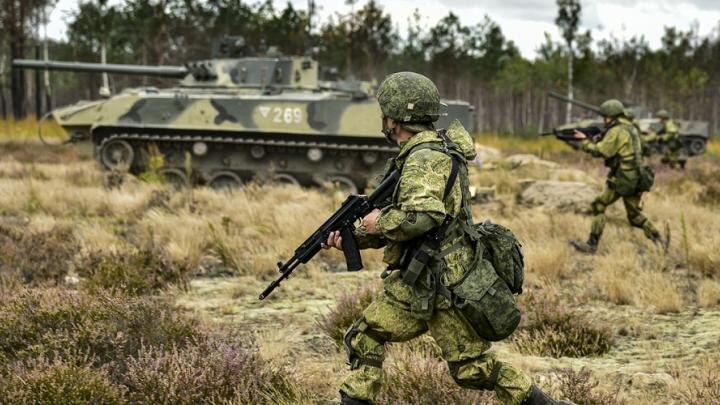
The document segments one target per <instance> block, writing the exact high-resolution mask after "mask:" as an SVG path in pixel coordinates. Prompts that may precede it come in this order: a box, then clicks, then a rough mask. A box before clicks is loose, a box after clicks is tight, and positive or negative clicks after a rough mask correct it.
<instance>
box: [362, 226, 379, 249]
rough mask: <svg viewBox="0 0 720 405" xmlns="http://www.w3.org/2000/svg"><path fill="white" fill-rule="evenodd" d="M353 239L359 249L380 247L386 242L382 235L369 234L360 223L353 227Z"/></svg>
mask: <svg viewBox="0 0 720 405" xmlns="http://www.w3.org/2000/svg"><path fill="white" fill-rule="evenodd" d="M355 240H356V241H357V243H358V247H359V248H360V249H380V248H381V247H384V246H385V245H386V244H387V239H385V237H384V236H383V235H372V234H369V233H368V232H367V229H366V228H365V227H364V226H362V225H361V226H359V227H357V228H355Z"/></svg>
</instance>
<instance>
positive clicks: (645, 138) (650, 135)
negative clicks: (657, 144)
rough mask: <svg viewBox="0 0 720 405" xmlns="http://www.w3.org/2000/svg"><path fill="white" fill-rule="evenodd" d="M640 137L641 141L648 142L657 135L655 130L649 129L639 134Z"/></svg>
mask: <svg viewBox="0 0 720 405" xmlns="http://www.w3.org/2000/svg"><path fill="white" fill-rule="evenodd" d="M640 139H641V140H642V141H643V143H650V142H654V141H656V140H657V139H658V136H657V134H656V133H655V132H652V131H650V132H648V133H646V134H642V135H640Z"/></svg>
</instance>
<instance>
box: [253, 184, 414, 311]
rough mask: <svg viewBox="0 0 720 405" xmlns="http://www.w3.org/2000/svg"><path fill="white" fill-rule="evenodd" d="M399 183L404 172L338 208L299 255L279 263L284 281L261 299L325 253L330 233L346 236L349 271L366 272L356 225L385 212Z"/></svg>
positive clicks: (344, 245) (277, 282) (279, 280)
mask: <svg viewBox="0 0 720 405" xmlns="http://www.w3.org/2000/svg"><path fill="white" fill-rule="evenodd" d="M399 179H400V172H399V171H397V170H395V171H393V172H392V173H391V174H390V175H388V176H387V177H386V178H385V179H383V181H382V182H381V183H380V184H379V185H378V187H377V188H376V189H375V191H373V192H372V194H370V195H369V196H365V195H357V194H351V195H349V196H348V198H347V199H346V200H345V202H343V203H342V205H341V206H340V208H338V210H337V211H335V213H334V214H332V215H331V216H330V218H328V219H327V220H326V221H325V223H323V224H322V225H320V227H319V228H318V229H317V230H316V231H315V232H313V234H312V235H310V237H308V238H307V239H306V240H305V242H303V243H302V244H300V246H299V247H298V248H297V249H295V253H294V254H293V256H292V257H291V258H290V259H289V260H288V261H286V262H285V263H283V262H278V271H279V272H280V273H281V275H280V277H278V278H277V279H275V280H273V281H272V282H271V283H270V284H269V285H268V286H267V288H265V290H264V291H263V292H262V293H261V294H260V297H259V299H261V300H264V299H265V298H267V296H268V295H270V294H271V293H272V292H273V290H275V288H277V287H278V286H280V283H282V281H283V280H285V279H286V278H288V277H290V275H291V274H292V272H293V271H294V270H295V269H296V268H297V267H298V266H299V265H300V264H303V263H307V262H309V261H310V260H311V259H312V258H313V257H315V255H317V253H318V252H319V251H320V249H321V244H322V243H324V242H325V241H326V240H327V238H328V236H329V235H330V233H331V232H334V231H340V235H341V236H342V239H343V241H342V248H343V254H344V255H345V263H346V264H347V268H348V271H356V270H360V269H362V268H363V264H362V256H361V255H360V249H359V246H358V243H357V240H355V236H354V233H353V232H354V230H355V222H356V221H357V220H358V219H361V218H362V217H364V216H365V215H367V214H368V213H370V211H372V210H374V209H375V208H381V207H383V206H384V205H386V204H387V203H388V201H389V199H390V197H392V193H393V192H394V190H395V186H396V185H397V182H398V180H399Z"/></svg>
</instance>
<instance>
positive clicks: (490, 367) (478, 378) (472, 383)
mask: <svg viewBox="0 0 720 405" xmlns="http://www.w3.org/2000/svg"><path fill="white" fill-rule="evenodd" d="M468 365H472V366H474V367H473V368H472V369H468V368H465V369H464V370H463V368H464V367H465V366H468ZM501 366H502V365H501V364H500V363H499V362H497V361H495V357H494V356H493V355H491V354H483V355H482V356H480V357H476V358H472V359H467V360H463V361H458V362H448V368H449V369H450V376H451V377H452V379H453V380H454V381H455V383H456V384H457V385H459V386H461V387H463V388H470V389H483V390H493V389H494V388H495V383H496V382H497V379H498V375H499V374H500V367H501Z"/></svg>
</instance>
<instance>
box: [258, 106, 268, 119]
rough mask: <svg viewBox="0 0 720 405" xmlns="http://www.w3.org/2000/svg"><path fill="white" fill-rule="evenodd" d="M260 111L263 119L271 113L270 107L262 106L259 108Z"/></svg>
mask: <svg viewBox="0 0 720 405" xmlns="http://www.w3.org/2000/svg"><path fill="white" fill-rule="evenodd" d="M258 109H259V110H260V115H262V116H263V118H265V117H267V115H268V113H269V112H270V107H268V106H265V105H261V106H260V107H258Z"/></svg>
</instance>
